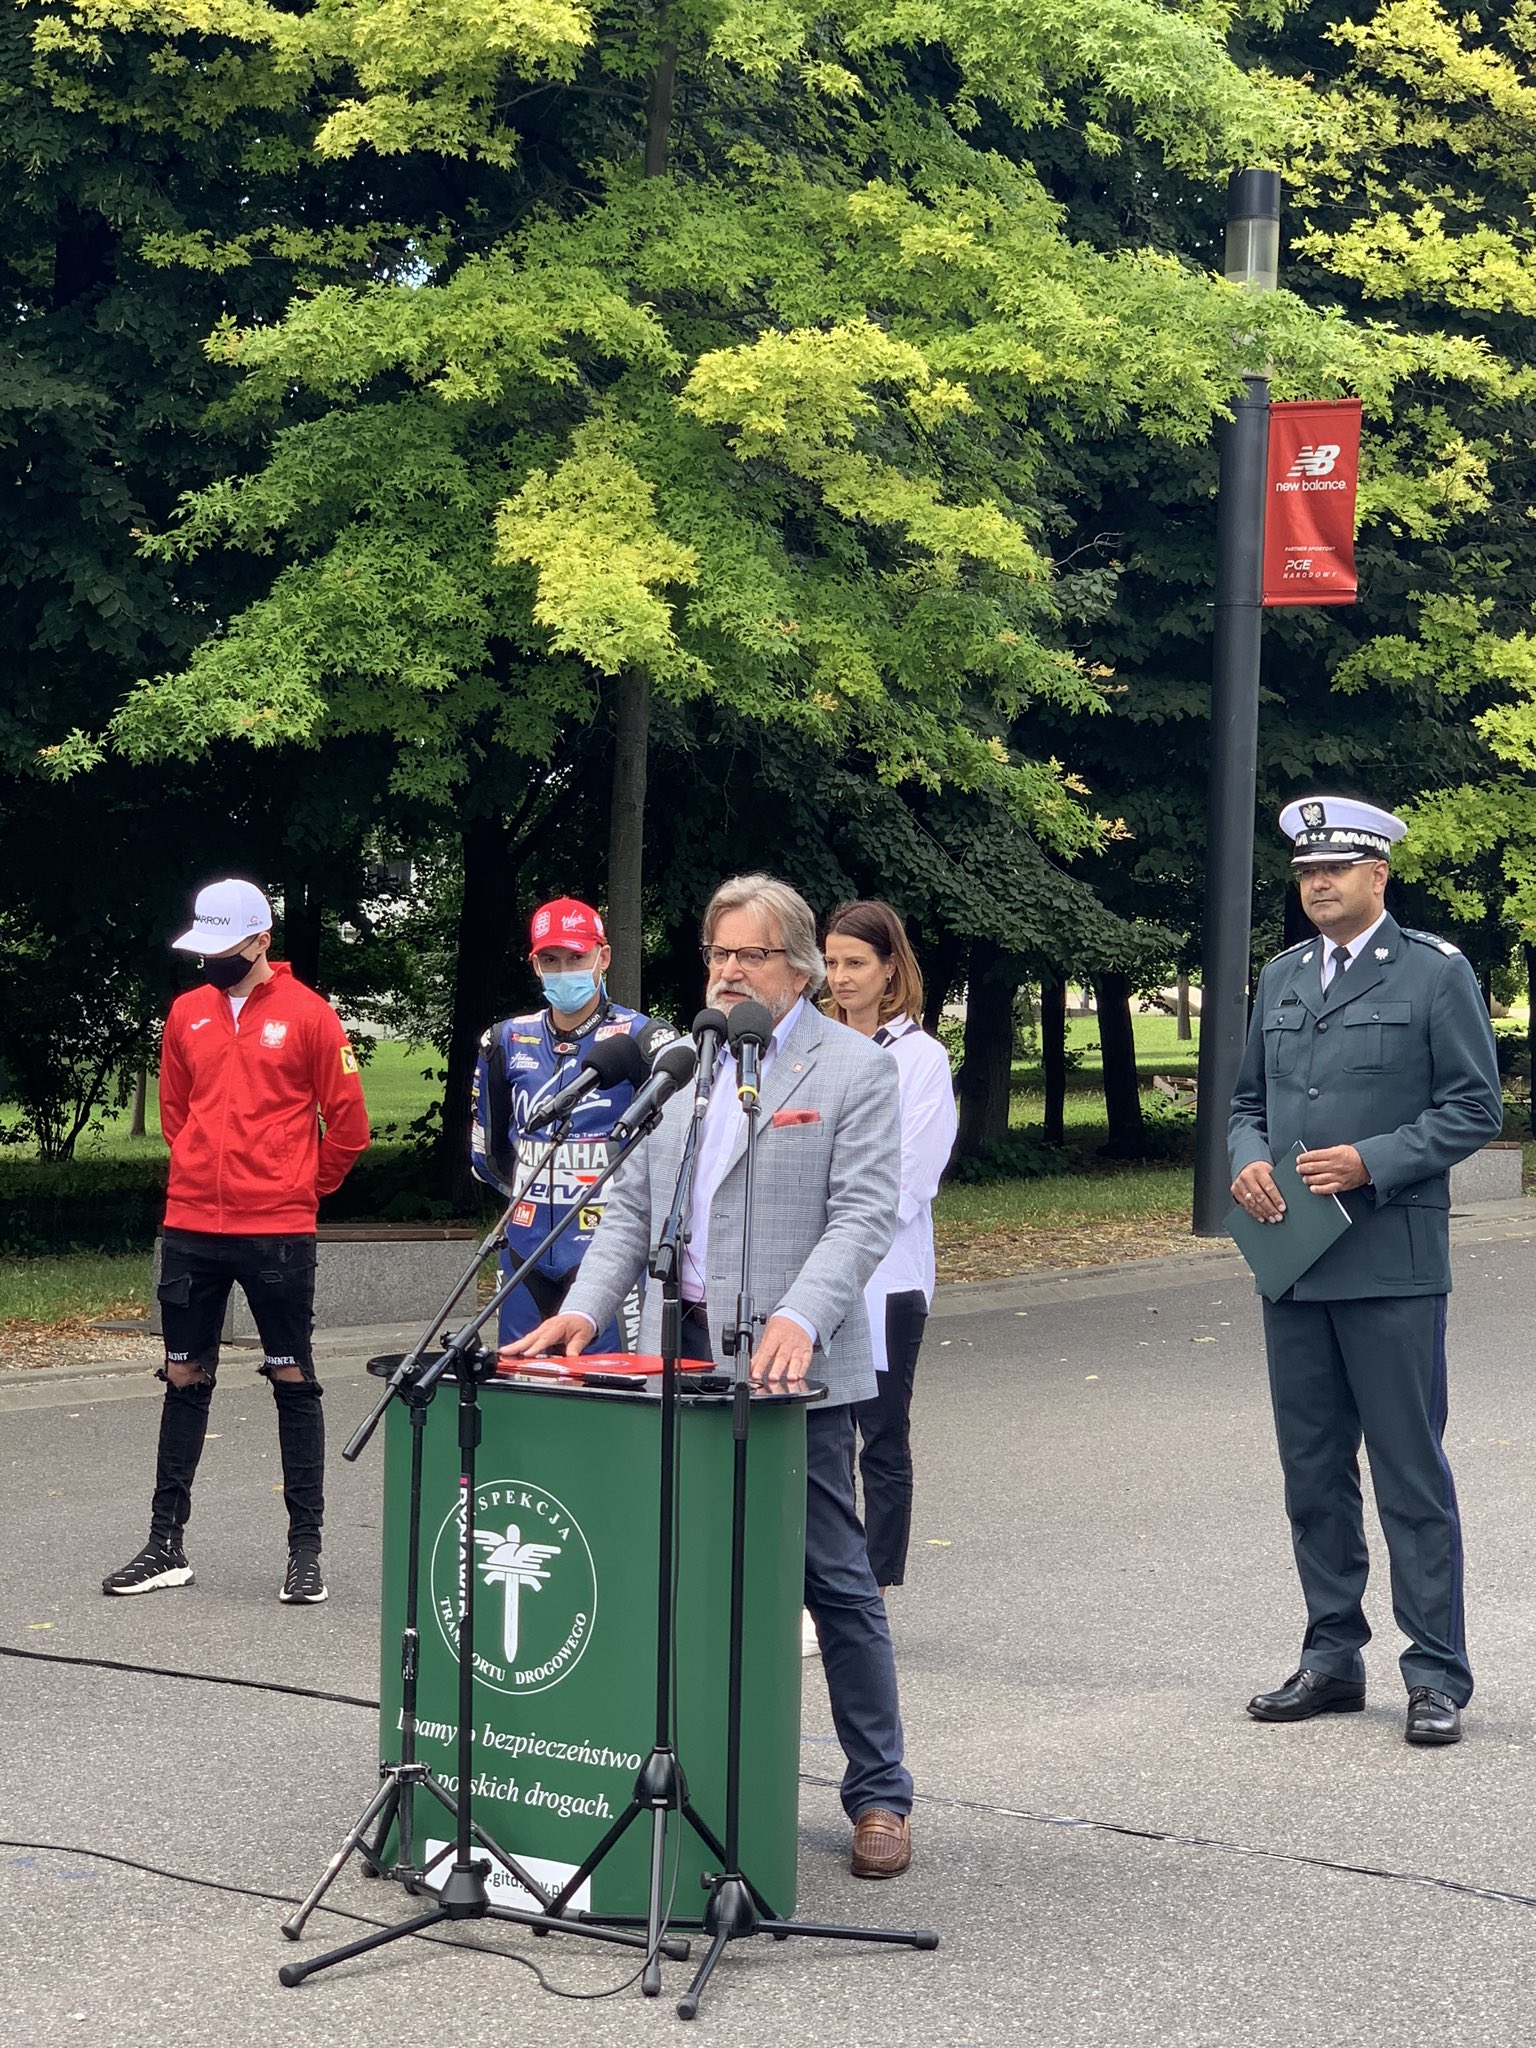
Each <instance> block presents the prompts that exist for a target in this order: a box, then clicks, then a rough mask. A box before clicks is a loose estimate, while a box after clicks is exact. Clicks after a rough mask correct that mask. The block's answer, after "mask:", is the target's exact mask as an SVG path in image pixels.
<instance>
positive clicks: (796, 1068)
mask: <svg viewBox="0 0 1536 2048" xmlns="http://www.w3.org/2000/svg"><path fill="white" fill-rule="evenodd" d="M804 1065H805V1062H804V1060H796V1061H795V1064H794V1065H793V1066H792V1067H791V1068H790V1070H789V1071H790V1072H791V1073H792V1074H798V1073H799V1072H800V1071H801V1069H802V1068H803V1067H804Z"/></svg>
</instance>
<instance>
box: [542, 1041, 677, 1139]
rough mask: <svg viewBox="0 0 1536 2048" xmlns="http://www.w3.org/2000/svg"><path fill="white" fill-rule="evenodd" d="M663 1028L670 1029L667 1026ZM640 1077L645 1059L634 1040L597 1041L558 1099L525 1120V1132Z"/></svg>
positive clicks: (556, 1096) (631, 1084) (553, 1099)
mask: <svg viewBox="0 0 1536 2048" xmlns="http://www.w3.org/2000/svg"><path fill="white" fill-rule="evenodd" d="M666 1028H667V1029H668V1030H670V1029H671V1027H670V1025H669V1026H667V1027H666ZM673 1036H674V1037H675V1036H676V1033H673ZM644 1075H645V1055H644V1053H643V1052H642V1051H641V1049H640V1043H639V1040H638V1039H634V1038H631V1037H630V1035H629V1033H628V1032H627V1031H626V1032H623V1033H616V1034H615V1035H614V1036H613V1037H612V1038H600V1039H598V1041H597V1043H596V1044H595V1045H594V1046H593V1047H592V1049H591V1051H590V1052H589V1053H588V1054H587V1056H586V1058H585V1059H584V1060H583V1061H582V1063H581V1069H580V1071H579V1072H578V1074H577V1076H576V1078H575V1080H574V1081H568V1082H567V1083H566V1085H565V1086H564V1087H563V1088H562V1089H561V1090H560V1092H559V1094H558V1095H552V1096H551V1097H550V1098H549V1100H548V1102H545V1103H541V1104H540V1105H539V1107H538V1109H536V1110H535V1111H534V1113H533V1115H532V1116H531V1117H530V1118H529V1119H528V1124H527V1128H528V1130H529V1131H542V1130H543V1129H544V1127H545V1125H546V1124H552V1123H557V1122H558V1121H559V1120H560V1118H561V1117H563V1116H567V1115H569V1113H570V1112H571V1111H572V1110H573V1109H574V1108H575V1107H576V1105H577V1104H578V1103H579V1102H583V1101H585V1099H586V1098H587V1096H589V1095H590V1094H591V1093H592V1092H593V1090H594V1089H596V1088H619V1087H625V1086H627V1087H631V1088H632V1087H634V1086H635V1084H636V1083H637V1082H638V1081H640V1080H642V1079H643V1078H644Z"/></svg>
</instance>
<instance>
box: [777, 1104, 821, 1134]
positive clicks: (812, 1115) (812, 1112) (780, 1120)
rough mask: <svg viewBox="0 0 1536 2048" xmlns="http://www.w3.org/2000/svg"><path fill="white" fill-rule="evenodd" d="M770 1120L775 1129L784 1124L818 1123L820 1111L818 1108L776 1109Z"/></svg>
mask: <svg viewBox="0 0 1536 2048" xmlns="http://www.w3.org/2000/svg"><path fill="white" fill-rule="evenodd" d="M770 1122H771V1123H772V1125H773V1127H774V1129H775V1130H778V1129H781V1128H782V1127H783V1126H784V1125H785V1124H819V1123H820V1122H821V1111H820V1110H819V1109H776V1110H775V1111H774V1113H773V1115H772V1117H771V1118H770Z"/></svg>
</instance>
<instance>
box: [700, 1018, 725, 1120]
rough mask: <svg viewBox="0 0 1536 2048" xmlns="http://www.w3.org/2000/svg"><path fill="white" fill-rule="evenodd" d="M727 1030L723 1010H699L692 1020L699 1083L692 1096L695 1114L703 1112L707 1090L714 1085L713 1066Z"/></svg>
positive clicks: (717, 1058)
mask: <svg viewBox="0 0 1536 2048" xmlns="http://www.w3.org/2000/svg"><path fill="white" fill-rule="evenodd" d="M729 1030H730V1027H729V1026H728V1025H727V1023H726V1021H725V1012H724V1011H723V1010H700V1012H699V1014H698V1015H697V1017H695V1018H694V1020H693V1042H694V1044H695V1045H696V1046H697V1047H698V1048H699V1085H698V1087H697V1088H696V1089H695V1091H694V1097H693V1113H694V1115H695V1116H702V1115H703V1114H704V1105H705V1104H706V1103H707V1102H708V1101H709V1091H710V1089H711V1088H712V1087H713V1086H714V1085H715V1066H716V1064H717V1062H718V1061H719V1058H720V1048H721V1046H722V1045H724V1043H725V1041H726V1038H727V1036H728V1035H729Z"/></svg>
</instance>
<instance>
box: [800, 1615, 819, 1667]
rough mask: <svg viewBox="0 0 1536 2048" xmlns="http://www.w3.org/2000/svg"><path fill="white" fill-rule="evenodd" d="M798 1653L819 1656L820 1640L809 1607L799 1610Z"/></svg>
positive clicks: (806, 1655) (804, 1655)
mask: <svg viewBox="0 0 1536 2048" xmlns="http://www.w3.org/2000/svg"><path fill="white" fill-rule="evenodd" d="M800 1654H801V1656H802V1657H819V1656H820V1655H821V1641H820V1638H819V1637H818V1636H817V1634H816V1624H815V1622H814V1621H812V1619H811V1610H810V1609H809V1607H802V1608H801V1610H800Z"/></svg>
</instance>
